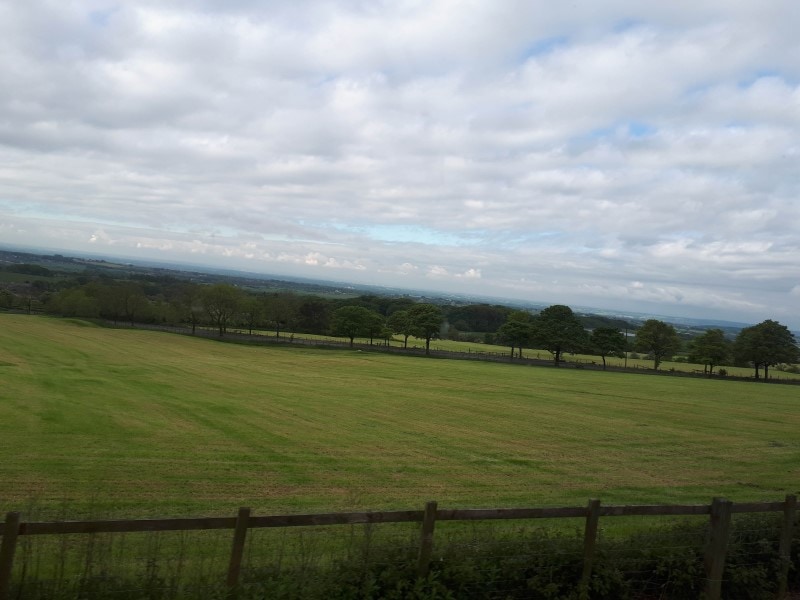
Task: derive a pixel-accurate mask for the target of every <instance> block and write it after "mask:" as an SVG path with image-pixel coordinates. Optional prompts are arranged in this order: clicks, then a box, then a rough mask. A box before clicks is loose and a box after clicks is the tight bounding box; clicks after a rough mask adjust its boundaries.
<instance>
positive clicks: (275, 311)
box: [262, 292, 297, 338]
mask: <svg viewBox="0 0 800 600" xmlns="http://www.w3.org/2000/svg"><path fill="white" fill-rule="evenodd" d="M262 302H263V306H264V315H266V317H267V321H269V322H270V323H271V324H272V325H273V326H274V327H275V337H276V338H279V337H281V331H282V330H283V329H287V328H289V326H290V325H291V323H292V320H293V319H294V318H295V316H296V315H297V296H295V295H294V294H291V293H285V292H283V293H275V294H265V295H264V296H263V297H262Z"/></svg>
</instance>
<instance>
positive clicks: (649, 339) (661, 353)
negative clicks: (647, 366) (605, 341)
mask: <svg viewBox="0 0 800 600" xmlns="http://www.w3.org/2000/svg"><path fill="white" fill-rule="evenodd" d="M680 347H681V339H680V338H679V337H678V332H677V331H675V328H674V327H673V326H672V325H670V324H668V323H664V321H659V320H658V319H648V320H647V321H645V322H644V325H642V326H641V327H640V328H639V329H638V330H637V332H636V342H635V348H636V350H638V351H639V352H647V353H648V354H652V355H653V368H654V369H655V370H656V371H658V367H659V365H660V364H661V361H663V360H664V359H665V358H667V357H670V356H672V355H673V354H675V353H676V352H677V351H678V350H679V349H680Z"/></svg>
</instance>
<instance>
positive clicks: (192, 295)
mask: <svg viewBox="0 0 800 600" xmlns="http://www.w3.org/2000/svg"><path fill="white" fill-rule="evenodd" d="M203 291H204V288H202V287H201V286H199V285H197V284H194V283H180V284H178V285H176V286H173V287H172V288H171V289H170V298H171V303H172V306H173V307H174V309H175V312H176V313H177V314H178V315H179V319H180V320H181V321H182V322H187V323H189V325H190V326H191V327H192V335H194V334H195V331H196V330H197V326H198V325H199V324H200V321H201V320H202V317H203V313H204V312H205V307H204V305H203Z"/></svg>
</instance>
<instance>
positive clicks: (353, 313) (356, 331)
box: [331, 306, 379, 348]
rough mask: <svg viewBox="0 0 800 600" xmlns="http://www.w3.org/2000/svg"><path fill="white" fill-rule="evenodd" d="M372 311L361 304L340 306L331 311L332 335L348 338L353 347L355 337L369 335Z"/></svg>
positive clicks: (372, 318)
mask: <svg viewBox="0 0 800 600" xmlns="http://www.w3.org/2000/svg"><path fill="white" fill-rule="evenodd" d="M373 315H377V313H375V312H374V311H371V310H369V309H368V308H364V307H363V306H342V307H340V308H337V309H336V310H335V311H333V318H332V320H331V326H332V329H333V333H334V335H341V336H344V337H347V338H349V339H350V347H351V348H352V347H353V344H354V342H355V339H356V337H359V336H362V335H369V327H370V323H371V322H373V320H374V317H373ZM378 316H379V315H378Z"/></svg>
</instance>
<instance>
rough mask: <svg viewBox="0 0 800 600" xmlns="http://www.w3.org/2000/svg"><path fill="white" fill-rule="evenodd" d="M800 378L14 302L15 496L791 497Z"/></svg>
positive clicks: (520, 501)
mask: <svg viewBox="0 0 800 600" xmlns="http://www.w3.org/2000/svg"><path fill="white" fill-rule="evenodd" d="M798 408H800V388H797V387H795V386H785V385H766V384H758V383H743V382H734V381H725V380H702V379H686V378H671V377H652V376H647V375H634V374H619V373H603V372H595V371H587V370H575V369H554V368H540V367H523V366H516V365H505V364H492V363H481V362H470V361H450V360H437V359H424V358H418V357H403V356H390V355H384V354H378V353H374V354H373V353H368V352H357V351H349V350H324V349H307V348H301V347H286V348H282V347H275V348H264V347H250V346H241V345H235V344H225V343H219V342H214V341H209V340H202V339H195V338H191V337H185V336H178V335H173V334H167V333H157V332H147V331H135V330H114V329H103V328H99V327H95V326H90V325H87V324H85V323H83V322H80V321H70V320H58V319H51V318H46V317H38V316H25V315H10V314H0V509H2V510H10V509H23V510H26V508H27V507H28V506H29V505H30V504H31V503H34V504H36V505H38V506H39V510H40V511H43V512H53V511H57V510H58V509H59V508H58V507H59V506H61V505H66V506H69V507H70V515H71V517H72V518H75V516H76V515H75V512H76V511H79V512H80V511H86V512H92V513H93V514H95V515H101V516H111V515H120V516H123V515H124V516H134V515H159V516H168V515H189V514H203V513H214V514H219V513H231V514H232V513H233V512H235V509H236V507H238V506H242V505H245V506H251V507H252V508H253V509H254V510H255V511H256V512H257V513H262V514H263V513H265V512H278V511H281V512H283V511H306V510H322V511H324V510H345V509H378V508H409V507H420V506H421V505H422V504H423V502H424V501H425V500H428V499H436V500H438V501H439V503H440V506H442V507H454V506H514V505H524V506H538V505H560V504H569V505H576V504H583V503H585V501H586V499H587V498H589V497H600V498H602V499H603V501H604V502H606V503H622V502H625V503H650V502H664V503H668V502H676V501H681V502H708V501H709V499H710V498H711V497H712V496H715V495H724V496H727V497H729V498H731V499H733V500H735V501H744V500H757V499H765V500H780V499H782V498H783V495H784V494H785V493H790V492H791V493H797V492H798V491H800V410H798Z"/></svg>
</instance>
